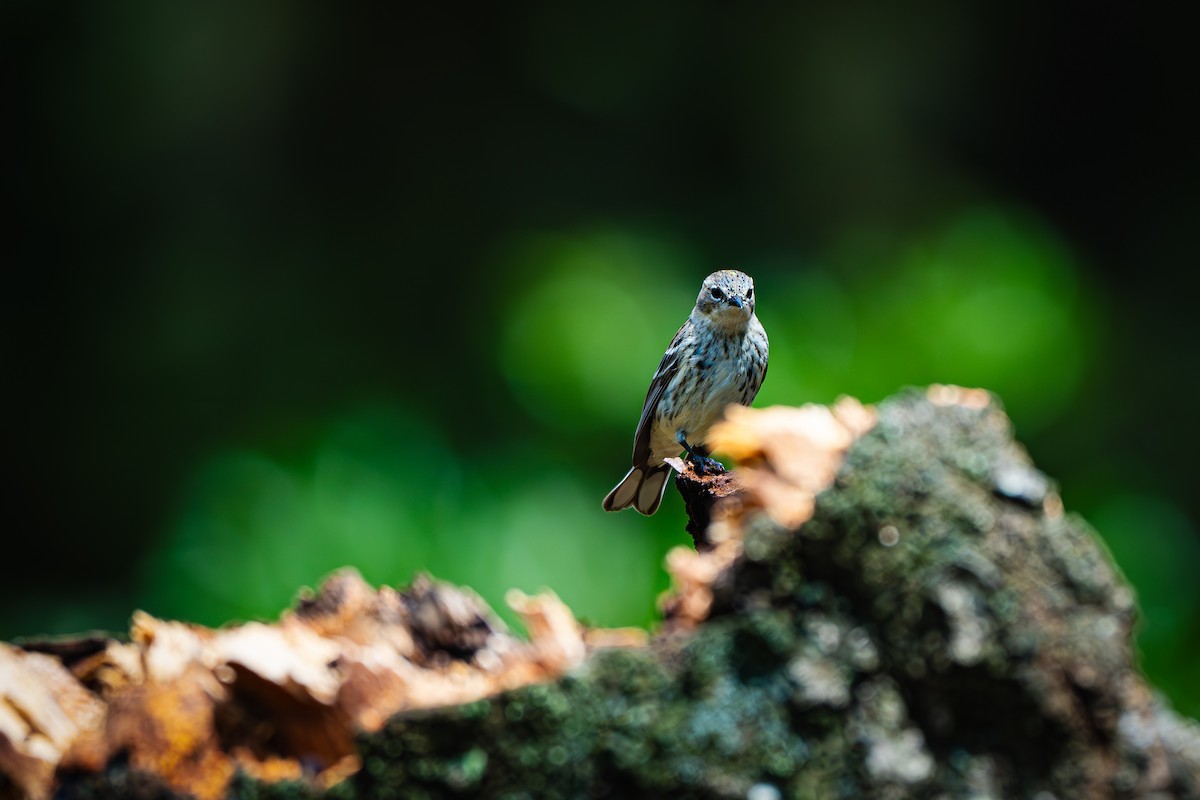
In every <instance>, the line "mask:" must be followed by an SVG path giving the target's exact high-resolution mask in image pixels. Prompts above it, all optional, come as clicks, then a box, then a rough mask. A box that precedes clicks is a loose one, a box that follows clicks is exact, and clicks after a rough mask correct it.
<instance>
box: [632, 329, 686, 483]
mask: <svg viewBox="0 0 1200 800" xmlns="http://www.w3.org/2000/svg"><path fill="white" fill-rule="evenodd" d="M691 328H692V321H691V320H690V319H689V320H688V321H687V322H685V323H683V325H682V326H680V328H679V330H678V331H676V332H675V338H674V339H672V340H671V344H670V345H668V346H667V352H666V353H664V354H663V357H662V361H660V362H658V369H656V370H655V371H654V378H653V380H651V381H650V389H649V391H647V392H646V404H645V405H644V406H642V418H641V419H639V420H638V426H637V433H636V434H634V440H633V463H634V464H645V463H647V462H648V461H649V460H650V429H651V428H653V427H654V412H655V411H656V410H657V409H658V401H659V400H660V399H662V395H663V392H664V391H665V390H666V388H667V385H668V384H670V382H671V379H672V378H674V377H675V373H676V371H677V370H678V369H679V362H680V360H681V357H680V349H681V348H680V347H679V344H680V342H681V341H682V339H683V338H684V336H685V335H687V334H688V333H689V332H690V331H691Z"/></svg>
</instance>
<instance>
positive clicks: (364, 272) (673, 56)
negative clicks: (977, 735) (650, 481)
mask: <svg viewBox="0 0 1200 800" xmlns="http://www.w3.org/2000/svg"><path fill="white" fill-rule="evenodd" d="M1151 14H1152V12H1150V11H1146V10H1140V9H1135V8H1131V7H1125V8H1121V9H1120V10H1119V11H1118V10H1114V11H1112V12H1106V11H1104V10H1102V9H1100V8H1097V7H1095V6H1092V5H1089V6H1079V7H1078V8H1074V7H1071V6H1069V5H1053V4H1039V5H1037V6H1032V5H1031V6H1030V7H1027V8H1023V7H1021V6H1020V5H1019V4H1017V5H1014V4H1011V3H1008V2H1001V0H990V1H989V2H981V3H975V4H963V3H952V2H948V1H947V2H919V3H916V4H891V3H886V2H882V1H881V0H877V1H876V2H868V3H867V4H865V5H862V4H844V3H836V2H818V3H814V4H806V5H804V6H803V7H801V6H797V5H772V4H754V5H741V6H737V7H735V6H734V5H733V4H726V3H719V2H702V3H655V4H643V3H628V2H615V3H614V2H608V3H604V4H595V5H574V4H560V3H551V2H545V3H517V4H494V5H492V6H490V7H479V8H474V9H470V10H467V9H465V8H461V7H450V6H447V7H446V8H444V9H442V10H437V9H433V8H428V7H427V8H424V9H423V10H421V11H420V12H415V11H411V10H408V11H403V12H402V11H400V10H398V9H396V8H393V9H391V10H388V11H374V12H365V11H362V10H360V9H355V8H347V7H346V6H344V5H343V4H324V5H317V4H306V3H264V4H239V3H230V4H223V3H215V4H200V3H178V4H176V3H83V2H79V3H74V4H71V3H67V4H54V5H46V4H43V3H34V2H10V3H7V4H5V8H4V12H3V20H4V25H3V34H2V35H3V39H4V53H5V56H4V57H5V60H6V69H5V70H4V72H5V76H6V84H7V86H6V88H7V91H6V92H5V97H6V98H8V104H7V105H8V109H7V111H8V113H7V114H6V117H7V124H6V126H5V127H6V129H7V133H8V134H9V141H10V142H11V145H10V150H9V157H8V162H7V166H6V170H5V172H6V175H7V178H6V181H5V184H6V186H7V187H8V191H9V194H10V201H11V204H10V217H12V219H11V221H10V225H11V228H12V229H13V230H14V236H13V240H12V243H11V245H10V246H11V247H12V249H13V251H14V253H15V254H16V261H17V264H16V267H15V268H12V269H10V270H9V272H8V277H7V278H6V284H7V285H6V287H5V291H4V292H3V295H4V299H5V306H6V313H5V317H6V320H7V321H8V323H9V334H8V335H7V336H5V337H4V338H5V345H6V349H7V353H6V358H5V363H6V364H8V365H9V371H10V372H11V373H12V375H11V376H10V377H11V378H12V380H10V381H6V383H7V384H8V386H9V389H8V390H6V392H5V393H4V396H5V404H6V408H5V412H6V414H5V417H6V419H7V420H8V428H9V431H10V436H11V438H12V439H13V440H15V447H11V448H10V449H9V453H10V464H11V470H10V473H11V474H12V475H13V478H14V480H12V481H10V482H9V486H10V492H11V497H10V500H9V504H8V509H9V520H10V521H9V523H8V524H7V526H6V527H7V529H8V534H7V535H6V537H5V548H4V555H3V557H2V559H3V562H2V563H3V578H2V580H0V637H4V638H9V637H13V636H19V635H25V634H38V633H54V632H66V631H77V630H81V629H87V628H93V627H99V628H107V629H122V628H124V627H125V625H126V624H127V619H128V616H129V613H130V611H131V609H133V608H144V609H147V610H148V611H150V612H152V613H154V614H159V615H167V616H178V617H182V618H186V619H191V620H197V621H200V622H204V623H208V624H217V623H221V622H224V621H226V620H230V619H245V618H254V617H268V618H269V617H273V616H274V615H276V613H277V612H278V611H279V610H280V609H281V608H283V607H284V606H286V605H287V604H288V603H289V602H290V600H291V599H292V597H293V594H294V592H295V591H296V589H297V587H299V586H302V585H313V584H315V583H316V582H317V581H318V580H319V579H320V578H321V576H323V575H325V574H326V573H328V572H329V571H330V570H333V569H334V568H336V567H339V566H342V565H345V564H352V565H354V566H356V567H358V568H359V569H360V570H361V571H362V572H363V573H364V575H365V576H366V577H367V578H368V579H369V580H371V581H373V582H386V583H391V584H403V583H405V582H407V581H408V580H409V579H410V577H411V576H412V574H413V572H414V571H415V570H420V569H426V570H430V571H432V572H433V573H434V574H435V575H437V576H439V577H442V578H446V579H449V580H453V581H456V582H460V583H464V584H469V585H471V586H473V587H475V588H476V589H477V590H478V591H480V592H481V593H482V594H483V595H484V597H485V598H487V599H488V600H489V601H490V602H492V604H493V605H495V606H498V607H499V606H502V605H503V602H502V597H503V592H504V591H505V590H506V589H507V588H509V587H520V588H522V589H525V590H528V591H532V590H536V589H538V588H540V587H543V586H549V587H552V588H554V589H555V590H556V591H557V592H558V593H559V594H560V595H561V596H562V597H563V598H564V599H565V600H566V601H567V602H568V603H570V604H571V605H572V607H573V608H575V609H576V611H577V613H579V614H580V615H581V616H582V617H584V618H586V619H588V620H590V621H593V622H595V623H599V624H605V625H646V624H651V623H652V621H653V620H654V618H655V612H654V599H655V596H656V594H657V593H658V592H660V591H661V590H663V589H664V588H665V587H666V578H665V575H664V573H663V570H662V568H661V562H662V558H663V555H664V553H665V552H666V550H667V549H668V548H669V547H671V546H673V545H677V544H683V543H687V542H688V541H689V540H688V539H687V537H686V536H685V534H684V533H683V523H684V519H683V512H682V507H681V504H680V502H679V499H678V497H677V495H676V494H675V493H674V492H673V491H671V492H669V493H668V497H667V500H666V502H665V504H664V506H663V508H662V510H661V511H660V512H659V513H658V515H657V516H655V517H653V518H651V519H644V518H642V517H640V516H638V515H636V514H633V513H623V514H614V515H606V514H603V513H602V512H601V510H600V499H601V498H602V497H603V496H604V494H605V493H606V492H607V491H608V489H609V488H610V487H611V485H612V484H613V483H615V482H616V481H617V479H619V478H620V477H621V475H622V474H623V473H624V471H625V469H626V467H627V464H628V462H627V459H628V456H629V450H630V447H631V444H632V433H633V428H634V425H635V423H636V420H637V417H638V412H639V411H640V407H641V402H642V398H643V397H644V393H645V389H646V386H647V383H648V381H649V378H650V375H651V374H652V372H653V369H654V366H655V365H656V363H657V360H658V358H659V356H660V355H661V353H662V350H663V348H664V346H665V345H666V343H667V342H668V341H669V339H670V338H671V336H672V334H673V333H674V331H675V329H676V327H677V326H678V325H679V324H680V323H681V322H682V321H683V319H684V317H685V316H686V314H687V313H688V311H689V308H690V305H691V302H692V300H693V299H694V297H695V294H696V291H697V288H698V286H699V283H700V281H701V279H702V278H703V277H704V275H706V274H707V273H708V272H710V271H712V270H713V269H716V268H719V267H724V266H737V267H740V268H742V269H744V270H746V271H747V272H749V273H751V274H752V275H753V276H754V277H755V279H756V282H757V287H758V294H759V298H760V302H759V312H760V317H761V319H762V321H763V323H764V325H765V326H766V328H767V330H768V332H769V334H770V337H771V345H772V357H771V371H770V375H769V377H768V379H767V382H766V385H765V386H764V388H763V390H762V393H761V394H760V396H759V400H758V404H759V405H769V404H774V403H790V404H799V403H803V402H810V401H815V402H828V401H831V400H833V399H834V398H835V397H836V396H838V395H840V394H852V395H856V396H858V397H860V398H862V399H864V400H867V401H875V400H878V399H881V398H882V397H884V396H886V395H888V394H890V393H892V392H894V391H896V390H897V389H899V388H901V387H903V386H906V385H923V384H927V383H930V382H935V381H938V382H953V383H960V384H965V385H970V386H984V387H987V388H989V389H991V390H993V391H995V392H997V393H998V394H999V395H1000V396H1001V397H1002V398H1003V399H1004V401H1005V403H1006V407H1007V408H1008V410H1009V412H1010V414H1011V416H1012V418H1013V420H1014V421H1015V424H1016V426H1017V430H1018V435H1019V436H1020V438H1021V439H1022V440H1023V441H1024V442H1025V443H1026V444H1027V445H1028V447H1029V449H1030V451H1031V452H1032V454H1033V456H1034V458H1035V460H1036V461H1037V462H1038V464H1039V465H1040V466H1041V467H1042V468H1044V469H1045V470H1046V471H1047V472H1049V473H1050V474H1051V475H1053V476H1054V477H1055V478H1057V479H1058V480H1059V482H1060V484H1061V487H1062V490H1063V495H1064V499H1065V501H1066V503H1067V505H1068V508H1070V509H1072V510H1075V511H1079V512H1082V513H1083V514H1084V515H1085V516H1086V517H1087V518H1088V519H1089V520H1090V521H1091V522H1092V523H1093V524H1094V525H1095V526H1096V528H1097V529H1098V530H1099V531H1100V533H1101V534H1102V535H1103V537H1104V539H1105V540H1106V541H1107V543H1108V545H1109V546H1110V548H1111V550H1112V552H1113V553H1114V555H1115V557H1116V558H1117V560H1118V562H1119V563H1120V565H1121V567H1122V568H1123V569H1124V571H1125V573H1126V574H1127V575H1128V576H1129V578H1130V579H1131V580H1132V581H1133V583H1134V584H1135V585H1136V588H1137V591H1138V595H1139V599H1140V603H1141V607H1142V610H1143V612H1144V616H1145V621H1144V623H1143V626H1142V630H1141V634H1140V644H1141V647H1142V652H1143V654H1144V663H1145V666H1146V669H1147V671H1148V672H1149V673H1150V675H1151V676H1152V678H1153V679H1154V680H1155V682H1156V683H1157V684H1158V685H1159V686H1160V687H1162V688H1163V689H1164V690H1166V691H1167V692H1168V694H1169V695H1170V696H1171V697H1172V699H1173V700H1174V702H1175V703H1176V705H1177V706H1178V707H1180V708H1182V709H1183V710H1185V711H1187V712H1189V713H1191V714H1193V715H1196V714H1200V686H1198V682H1197V681H1195V679H1194V676H1195V674H1196V672H1197V665H1198V664H1200V580H1197V579H1196V573H1197V569H1198V568H1200V540H1198V538H1197V520H1200V493H1198V492H1197V491H1196V481H1195V479H1194V463H1195V458H1196V453H1195V446H1196V444H1197V437H1196V435H1195V433H1194V431H1195V423H1194V419H1195V415H1194V411H1193V407H1194V403H1195V398H1196V397H1197V389H1198V388H1200V387H1198V385H1197V383H1198V379H1197V371H1196V367H1195V363H1194V362H1193V361H1190V360H1189V359H1190V358H1195V355H1196V343H1197V340H1198V337H1197V332H1198V325H1200V322H1198V321H1197V317H1196V314H1195V310H1194V308H1195V286H1196V275H1195V271H1196V266H1197V259H1196V249H1195V247H1194V244H1193V240H1194V237H1195V227H1196V222H1197V220H1198V219H1200V214H1198V212H1200V204H1198V201H1197V192H1196V186H1197V185H1198V180H1197V179H1198V177H1200V175H1198V170H1197V159H1196V156H1195V143H1196V141H1197V137H1198V134H1200V130H1198V128H1197V124H1196V122H1195V119H1194V116H1193V115H1190V114H1189V113H1188V112H1189V111H1190V110H1191V109H1189V108H1188V105H1189V102H1188V98H1190V99H1191V100H1192V101H1194V88H1195V85H1194V80H1193V79H1194V74H1193V72H1192V71H1191V70H1190V69H1189V67H1190V58H1189V57H1188V56H1186V55H1185V53H1187V52H1189V48H1190V46H1191V42H1190V40H1189V36H1188V35H1187V31H1188V30H1189V28H1188V26H1186V25H1184V24H1182V20H1181V19H1171V18H1166V17H1153V16H1151ZM14 206H15V208H16V212H15V214H13V212H12V211H11V209H13V208H14ZM10 266H11V265H10ZM1189 363H1190V364H1192V366H1190V367H1189V366H1188V364H1189Z"/></svg>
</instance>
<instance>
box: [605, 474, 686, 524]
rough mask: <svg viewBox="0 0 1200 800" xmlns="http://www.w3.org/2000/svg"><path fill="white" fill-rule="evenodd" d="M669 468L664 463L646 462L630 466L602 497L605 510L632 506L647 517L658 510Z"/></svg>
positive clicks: (665, 486) (664, 490) (665, 487)
mask: <svg viewBox="0 0 1200 800" xmlns="http://www.w3.org/2000/svg"><path fill="white" fill-rule="evenodd" d="M670 471H671V468H670V467H669V466H667V465H666V464H660V465H659V466H657V467H651V466H649V465H647V464H642V465H641V466H637V465H636V464H635V465H634V466H633V467H631V468H630V470H629V472H628V473H626V474H625V477H624V478H622V479H621V482H620V483H618V484H617V485H616V486H615V487H613V490H612V491H611V492H609V493H608V497H606V498H604V510H605V511H620V510H621V509H622V508H629V507H630V506H633V507H634V508H635V509H637V511H638V513H640V514H645V515H646V516H647V517H648V516H650V515H651V514H653V513H654V512H655V511H658V504H659V503H661V502H662V499H663V493H664V492H666V490H667V475H668V474H669V473H670Z"/></svg>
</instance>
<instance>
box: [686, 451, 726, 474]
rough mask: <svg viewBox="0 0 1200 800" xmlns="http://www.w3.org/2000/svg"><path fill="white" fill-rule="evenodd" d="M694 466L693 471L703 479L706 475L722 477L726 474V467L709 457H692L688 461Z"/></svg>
mask: <svg viewBox="0 0 1200 800" xmlns="http://www.w3.org/2000/svg"><path fill="white" fill-rule="evenodd" d="M688 461H690V462H691V464H692V469H693V470H694V471H695V473H696V474H697V475H699V476H701V477H704V476H705V475H720V474H722V473H723V472H725V465H724V464H722V463H721V462H720V461H717V460H716V459H715V458H709V457H708V456H692V457H690V458H689V459H688Z"/></svg>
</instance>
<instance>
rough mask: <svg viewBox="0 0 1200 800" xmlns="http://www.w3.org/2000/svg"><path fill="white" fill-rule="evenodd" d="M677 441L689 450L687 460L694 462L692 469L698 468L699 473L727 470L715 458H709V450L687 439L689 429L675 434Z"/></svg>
mask: <svg viewBox="0 0 1200 800" xmlns="http://www.w3.org/2000/svg"><path fill="white" fill-rule="evenodd" d="M675 441H677V442H679V444H680V445H681V446H682V447H683V449H684V450H686V451H687V459H686V460H687V461H690V462H691V463H692V469H694V470H696V474H697V475H707V474H709V473H710V472H711V473H713V474H720V473H722V472H724V471H725V465H724V464H722V463H721V462H720V461H717V460H716V459H715V458H709V456H708V451H707V450H705V449H704V447H702V446H701V445H690V444H688V440H687V431H679V432H678V433H676V434H675Z"/></svg>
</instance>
